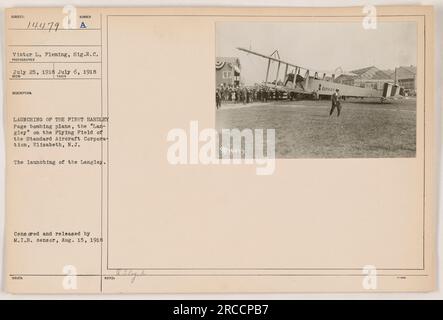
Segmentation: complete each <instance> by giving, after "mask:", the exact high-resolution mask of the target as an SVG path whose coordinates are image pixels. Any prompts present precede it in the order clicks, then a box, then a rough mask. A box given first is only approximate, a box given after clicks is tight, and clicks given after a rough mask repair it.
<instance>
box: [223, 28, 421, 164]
mask: <svg viewBox="0 0 443 320" xmlns="http://www.w3.org/2000/svg"><path fill="white" fill-rule="evenodd" d="M215 68H216V72H215V73H216V79H215V82H216V92H215V102H216V126H217V130H218V131H219V132H220V131H221V130H222V129H231V130H232V129H239V130H244V129H252V130H253V129H274V130H275V157H276V158H285V159H296V158H410V157H415V155H416V97H417V77H416V75H417V25H416V23H415V22H404V21H403V22H400V21H399V22H378V23H377V25H376V26H374V28H365V27H364V25H363V24H362V22H361V21H358V22H322V23H315V22H249V21H248V22H231V21H229V22H218V23H217V24H216V66H215Z"/></svg>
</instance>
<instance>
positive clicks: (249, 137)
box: [167, 121, 275, 175]
mask: <svg viewBox="0 0 443 320" xmlns="http://www.w3.org/2000/svg"><path fill="white" fill-rule="evenodd" d="M264 133H265V130H263V129H243V130H241V131H240V130H239V129H222V130H221V132H220V133H219V132H218V131H217V130H215V129H213V128H207V129H203V130H201V131H199V128H198V121H191V122H190V123H189V132H186V130H184V129H181V128H174V129H171V130H169V132H168V136H167V141H168V142H172V144H171V145H169V147H168V151H167V159H168V162H169V163H170V164H173V165H180V164H181V165H188V164H204V165H210V164H212V165H220V164H222V165H230V164H233V165H238V164H249V165H250V164H255V165H256V166H257V168H256V174H257V175H271V174H273V173H274V170H275V129H266V136H265V135H264ZM265 138H266V139H265ZM265 142H266V143H265Z"/></svg>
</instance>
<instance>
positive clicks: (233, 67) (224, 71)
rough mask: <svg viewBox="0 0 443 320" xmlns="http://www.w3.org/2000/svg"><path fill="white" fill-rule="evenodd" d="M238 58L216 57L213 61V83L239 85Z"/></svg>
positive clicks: (239, 67)
mask: <svg viewBox="0 0 443 320" xmlns="http://www.w3.org/2000/svg"><path fill="white" fill-rule="evenodd" d="M240 71H241V65H240V59H239V58H237V57H217V58H216V62H215V79H216V81H215V83H216V85H217V87H218V86H220V85H221V84H223V85H233V86H238V85H240Z"/></svg>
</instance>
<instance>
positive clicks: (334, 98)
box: [329, 89, 341, 117]
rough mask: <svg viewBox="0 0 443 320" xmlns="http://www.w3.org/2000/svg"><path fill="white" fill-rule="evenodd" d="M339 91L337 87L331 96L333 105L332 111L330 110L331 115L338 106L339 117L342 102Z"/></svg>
mask: <svg viewBox="0 0 443 320" xmlns="http://www.w3.org/2000/svg"><path fill="white" fill-rule="evenodd" d="M338 92H339V90H338V89H335V92H334V93H333V94H332V97H331V101H332V106H331V111H329V116H331V115H332V113H333V112H334V109H335V108H337V117H339V116H340V111H341V104H340V94H339V93H338Z"/></svg>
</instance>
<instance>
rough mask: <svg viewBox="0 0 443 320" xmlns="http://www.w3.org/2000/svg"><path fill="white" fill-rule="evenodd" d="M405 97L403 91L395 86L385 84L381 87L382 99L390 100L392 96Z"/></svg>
mask: <svg viewBox="0 0 443 320" xmlns="http://www.w3.org/2000/svg"><path fill="white" fill-rule="evenodd" d="M399 95H400V96H405V89H404V88H403V87H401V86H399V85H397V84H393V83H387V82H385V84H384V85H383V98H392V97H394V96H399Z"/></svg>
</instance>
